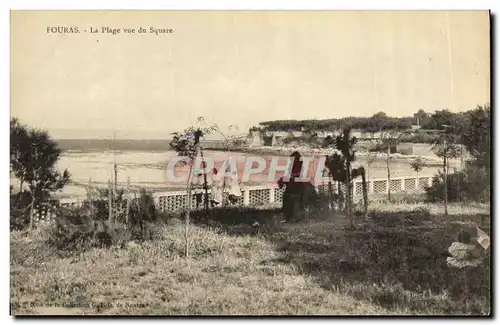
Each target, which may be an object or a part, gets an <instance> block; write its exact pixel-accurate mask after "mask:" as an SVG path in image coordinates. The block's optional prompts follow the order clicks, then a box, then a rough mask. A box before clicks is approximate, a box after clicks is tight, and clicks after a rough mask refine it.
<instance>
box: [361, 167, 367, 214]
mask: <svg viewBox="0 0 500 325" xmlns="http://www.w3.org/2000/svg"><path fill="white" fill-rule="evenodd" d="M361 182H362V183H363V203H364V207H365V211H364V212H365V218H368V188H367V185H366V175H365V171H364V170H362V172H361Z"/></svg>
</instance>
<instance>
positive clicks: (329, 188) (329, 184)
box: [328, 178, 335, 211]
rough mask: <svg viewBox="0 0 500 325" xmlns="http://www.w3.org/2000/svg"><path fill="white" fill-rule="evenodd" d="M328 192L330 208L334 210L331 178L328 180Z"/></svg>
mask: <svg viewBox="0 0 500 325" xmlns="http://www.w3.org/2000/svg"><path fill="white" fill-rule="evenodd" d="M328 193H329V194H330V209H331V210H332V211H335V207H334V202H333V187H332V179H331V178H330V179H329V180H328Z"/></svg>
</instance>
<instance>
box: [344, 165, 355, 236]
mask: <svg viewBox="0 0 500 325" xmlns="http://www.w3.org/2000/svg"><path fill="white" fill-rule="evenodd" d="M350 167H351V166H350V164H349V163H347V164H346V181H345V185H346V186H345V187H346V189H345V191H346V197H347V199H346V206H347V216H348V217H349V223H350V225H351V228H353V226H354V225H353V222H352V207H351V204H352V198H351V175H350Z"/></svg>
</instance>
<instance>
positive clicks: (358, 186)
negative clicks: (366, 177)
mask: <svg viewBox="0 0 500 325" xmlns="http://www.w3.org/2000/svg"><path fill="white" fill-rule="evenodd" d="M354 195H363V183H362V182H356V183H355V185H354Z"/></svg>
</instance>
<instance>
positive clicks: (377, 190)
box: [36, 176, 432, 220]
mask: <svg viewBox="0 0 500 325" xmlns="http://www.w3.org/2000/svg"><path fill="white" fill-rule="evenodd" d="M431 178H432V177H429V176H427V177H425V176H424V177H420V178H419V179H418V181H417V179H416V178H415V177H412V178H406V179H405V180H404V187H402V185H403V183H402V182H403V180H402V179H401V178H396V179H392V180H391V182H390V188H391V192H392V193H401V192H411V191H421V190H422V189H423V188H424V187H426V186H428V184H429V181H430V180H431ZM367 185H368V186H369V187H368V195H369V197H370V198H371V199H377V198H383V197H384V196H386V195H387V180H385V179H377V180H369V181H367ZM353 186H354V188H353V192H354V196H355V197H356V199H359V198H360V197H362V195H363V184H362V182H361V181H359V180H358V181H355V182H354V183H353ZM332 190H333V192H334V193H337V191H338V183H337V182H332ZM341 190H342V192H343V193H345V185H344V184H341ZM271 191H274V202H275V203H278V204H280V203H282V202H283V193H284V189H280V188H272V187H269V188H262V187H254V188H252V187H247V188H245V189H242V196H240V197H239V198H238V199H237V201H236V202H235V204H234V205H240V206H242V205H244V203H245V193H246V192H248V204H249V205H252V206H259V205H266V204H268V203H270V199H271V198H270V196H271ZM197 192H199V194H195V193H197ZM318 192H323V193H329V192H328V183H327V182H325V183H321V184H319V185H318ZM197 195H199V196H200V197H199V199H201V200H199V201H198V202H197ZM153 196H154V198H155V202H156V204H157V208H158V210H160V211H164V212H166V211H180V210H185V209H186V204H187V194H185V193H183V192H170V193H169V192H167V193H156V195H155V194H153ZM223 197H224V202H225V204H228V193H223ZM204 198H205V195H204V191H200V190H197V191H196V192H194V193H193V195H192V196H191V202H190V204H191V208H192V209H196V208H203V207H204V204H203V201H204ZM210 198H211V194H210V192H209V200H210ZM80 204H81V203H80V201H79V200H75V201H69V202H68V201H66V202H64V203H61V206H63V207H67V208H74V207H78V206H80ZM125 207H126V204H125V203H124V206H123V207H119V208H118V210H122V209H125ZM51 210H52V209H51V208H49V207H46V206H44V207H42V206H41V207H39V208H38V209H37V212H36V213H37V216H36V220H47V218H50V217H51V216H52V215H53V214H54V213H53V212H52V211H51Z"/></svg>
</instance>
